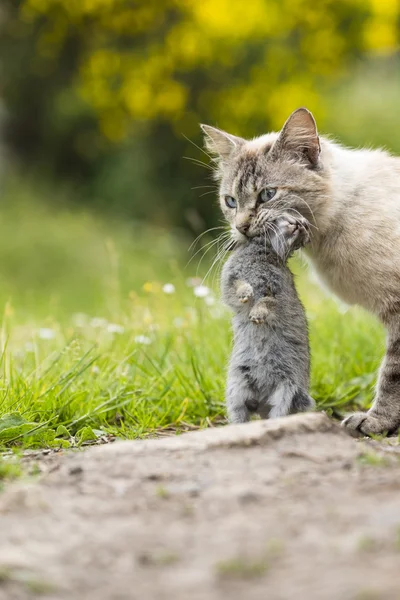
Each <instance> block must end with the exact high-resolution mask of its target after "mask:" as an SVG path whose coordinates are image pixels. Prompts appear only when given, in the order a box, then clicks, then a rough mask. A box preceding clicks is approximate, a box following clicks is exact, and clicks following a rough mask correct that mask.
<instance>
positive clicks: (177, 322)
mask: <svg viewBox="0 0 400 600" xmlns="http://www.w3.org/2000/svg"><path fill="white" fill-rule="evenodd" d="M173 323H174V326H175V327H177V328H178V329H180V328H181V327H183V325H184V324H185V319H182V317H176V318H175V319H174V320H173Z"/></svg>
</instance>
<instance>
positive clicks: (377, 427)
mask: <svg viewBox="0 0 400 600" xmlns="http://www.w3.org/2000/svg"><path fill="white" fill-rule="evenodd" d="M399 425H400V423H397V422H392V421H391V420H388V419H384V418H379V417H377V416H375V415H374V414H373V413H371V411H369V412H365V413H363V412H356V413H354V414H353V415H350V416H349V417H347V418H346V419H344V421H342V426H343V427H344V428H345V429H347V431H348V432H349V433H350V434H351V435H359V434H363V435H378V434H380V433H392V432H394V431H396V430H397V429H398V428H399Z"/></svg>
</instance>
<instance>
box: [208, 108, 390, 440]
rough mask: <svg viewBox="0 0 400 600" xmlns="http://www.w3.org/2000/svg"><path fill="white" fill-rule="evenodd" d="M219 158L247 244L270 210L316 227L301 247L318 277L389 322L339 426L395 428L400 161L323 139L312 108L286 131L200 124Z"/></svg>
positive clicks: (230, 211) (224, 194)
mask: <svg viewBox="0 0 400 600" xmlns="http://www.w3.org/2000/svg"><path fill="white" fill-rule="evenodd" d="M202 127H203V131H204V132H205V134H206V138H205V139H206V145H207V148H208V149H209V150H210V151H211V152H212V153H213V154H214V155H215V156H216V157H217V170H216V176H217V179H218V180H219V181H220V203H221V208H222V211H223V213H224V215H225V217H226V219H227V221H228V222H229V223H230V225H231V227H232V232H233V234H234V237H235V238H236V239H237V238H239V239H243V241H246V240H247V239H248V238H249V237H251V236H252V235H253V232H254V231H257V229H258V228H259V227H260V225H261V224H262V223H264V224H265V226H267V224H268V219H269V216H268V210H266V208H268V209H270V208H271V209H272V208H273V209H274V210H275V211H280V214H281V215H282V214H284V213H287V212H288V211H289V212H290V213H291V214H296V215H302V216H303V217H305V218H306V219H307V220H308V221H310V222H311V224H312V225H313V228H312V236H311V243H310V244H309V245H308V246H307V249H306V253H307V254H308V256H309V257H310V259H311V261H312V264H313V265H314V267H315V269H316V271H317V273H318V274H319V275H320V277H321V279H322V280H323V282H324V283H325V284H326V285H327V286H328V287H329V288H330V289H331V290H332V291H333V292H334V293H335V294H337V295H338V296H339V297H340V298H341V299H342V300H344V301H345V302H347V303H349V304H359V305H361V306H363V307H364V308H366V309H367V310H369V311H370V312H372V313H373V314H374V315H376V316H377V317H378V318H379V319H380V320H381V322H382V323H383V324H384V325H385V327H386V329H387V332H388V335H387V348H386V356H385V359H384V361H383V363H382V367H381V369H380V373H379V378H378V385H377V391H376V397H375V401H374V403H373V406H372V407H371V409H370V410H369V411H368V412H367V413H361V412H358V413H355V414H354V415H351V416H350V417H348V418H347V419H346V420H345V422H344V425H345V426H346V427H347V428H348V429H350V430H352V431H354V430H357V431H360V432H362V433H364V434H377V433H382V432H385V431H390V432H392V431H396V430H397V429H398V428H399V427H400V158H398V157H394V156H390V154H388V153H387V152H384V151H382V150H353V149H349V148H344V147H342V146H340V145H339V144H337V143H334V142H332V141H331V140H329V139H327V138H324V137H320V136H319V135H318V132H317V127H316V124H315V121H314V118H313V116H312V114H311V113H310V112H309V111H308V110H306V109H305V108H301V109H298V110H296V111H295V112H294V113H292V115H291V116H290V117H289V118H288V120H287V121H286V123H285V124H284V126H283V128H282V130H281V131H280V132H276V133H269V134H266V135H263V136H261V137H259V138H256V139H253V140H245V139H243V138H240V137H237V136H234V135H231V134H229V133H226V132H224V131H221V130H219V129H216V128H215V127H210V126H208V125H204V126H202Z"/></svg>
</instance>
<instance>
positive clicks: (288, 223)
mask: <svg viewBox="0 0 400 600" xmlns="http://www.w3.org/2000/svg"><path fill="white" fill-rule="evenodd" d="M276 224H277V226H278V228H279V232H280V233H281V234H282V235H283V237H284V238H285V241H286V242H287V243H288V244H289V245H290V246H291V247H292V248H296V249H297V248H301V247H302V246H305V245H306V244H308V242H309V241H310V234H309V231H308V227H309V225H308V221H307V219H304V217H293V216H291V215H285V216H284V217H280V218H279V219H278V220H277V221H276Z"/></svg>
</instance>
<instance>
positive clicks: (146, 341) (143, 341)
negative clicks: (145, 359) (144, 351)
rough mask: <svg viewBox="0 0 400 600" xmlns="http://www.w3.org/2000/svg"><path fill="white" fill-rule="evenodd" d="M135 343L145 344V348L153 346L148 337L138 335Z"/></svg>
mask: <svg viewBox="0 0 400 600" xmlns="http://www.w3.org/2000/svg"><path fill="white" fill-rule="evenodd" d="M135 342H136V343H137V344H144V345H145V346H148V345H149V344H151V339H150V338H149V337H147V335H137V336H136V337H135Z"/></svg>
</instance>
